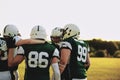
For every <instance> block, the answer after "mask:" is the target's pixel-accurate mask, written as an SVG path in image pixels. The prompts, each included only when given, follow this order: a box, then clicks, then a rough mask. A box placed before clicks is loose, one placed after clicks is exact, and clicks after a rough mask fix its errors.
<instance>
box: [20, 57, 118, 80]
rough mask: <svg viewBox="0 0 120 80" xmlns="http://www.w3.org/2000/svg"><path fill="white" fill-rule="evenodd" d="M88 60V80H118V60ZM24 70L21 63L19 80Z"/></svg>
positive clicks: (21, 79)
mask: <svg viewBox="0 0 120 80" xmlns="http://www.w3.org/2000/svg"><path fill="white" fill-rule="evenodd" d="M90 60H91V66H90V68H89V70H88V72H87V74H88V80H120V58H90ZM24 68H25V66H24V62H22V63H21V64H20V65H19V69H18V71H19V75H20V80H23V77H24ZM50 72H52V71H51V69H50Z"/></svg>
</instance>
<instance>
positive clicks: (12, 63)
mask: <svg viewBox="0 0 120 80" xmlns="http://www.w3.org/2000/svg"><path fill="white" fill-rule="evenodd" d="M14 50H15V48H10V49H9V53H8V66H9V67H12V66H16V65H18V64H20V63H21V62H22V61H23V60H24V56H22V55H16V56H15V57H14Z"/></svg>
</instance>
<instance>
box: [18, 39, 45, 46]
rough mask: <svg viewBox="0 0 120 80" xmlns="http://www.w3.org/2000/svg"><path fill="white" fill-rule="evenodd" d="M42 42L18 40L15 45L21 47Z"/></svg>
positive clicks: (41, 41) (42, 41)
mask: <svg viewBox="0 0 120 80" xmlns="http://www.w3.org/2000/svg"><path fill="white" fill-rule="evenodd" d="M44 42H45V41H44V40H35V39H21V40H19V41H18V42H17V43H16V45H17V46H19V45H22V44H37V43H44Z"/></svg>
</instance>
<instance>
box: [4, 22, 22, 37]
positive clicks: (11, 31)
mask: <svg viewBox="0 0 120 80" xmlns="http://www.w3.org/2000/svg"><path fill="white" fill-rule="evenodd" d="M17 35H20V34H19V31H18V29H17V27H16V26H15V25H12V24H8V25H6V26H5V28H4V30H3V36H9V37H14V36H17Z"/></svg>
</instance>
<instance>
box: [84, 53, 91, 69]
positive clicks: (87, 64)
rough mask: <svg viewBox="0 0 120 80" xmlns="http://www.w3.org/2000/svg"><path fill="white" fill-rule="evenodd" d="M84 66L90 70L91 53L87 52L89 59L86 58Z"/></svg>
mask: <svg viewBox="0 0 120 80" xmlns="http://www.w3.org/2000/svg"><path fill="white" fill-rule="evenodd" d="M84 66H85V68H86V70H88V69H89V67H90V56H89V53H88V54H87V60H86V63H85V65H84Z"/></svg>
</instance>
